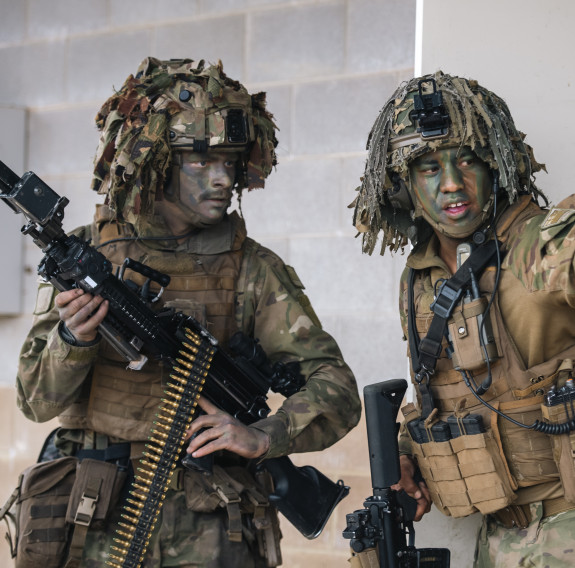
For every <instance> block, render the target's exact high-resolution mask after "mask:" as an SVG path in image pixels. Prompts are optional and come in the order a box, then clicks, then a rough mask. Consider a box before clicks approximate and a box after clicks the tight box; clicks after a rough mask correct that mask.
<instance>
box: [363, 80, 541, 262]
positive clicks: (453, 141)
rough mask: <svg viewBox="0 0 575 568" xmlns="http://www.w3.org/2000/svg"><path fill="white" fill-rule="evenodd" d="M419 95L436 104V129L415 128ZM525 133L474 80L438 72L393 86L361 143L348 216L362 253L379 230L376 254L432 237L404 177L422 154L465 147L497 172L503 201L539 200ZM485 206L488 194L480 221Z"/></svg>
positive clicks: (498, 100)
mask: <svg viewBox="0 0 575 568" xmlns="http://www.w3.org/2000/svg"><path fill="white" fill-rule="evenodd" d="M421 95H434V97H433V98H432V97H427V98H426V100H434V101H435V102H437V101H438V100H439V101H440V102H441V105H437V108H435V109H434V110H435V113H436V114H437V117H438V118H439V124H440V125H443V128H436V129H434V128H432V127H430V126H429V124H428V127H427V128H423V127H422V125H423V121H422V116H423V117H425V115H422V114H421V113H419V111H420V110H421V108H422V107H421V101H422V100H423V98H422V96H421ZM435 97H438V98H435ZM416 106H417V109H416V108H415V107H416ZM438 109H439V110H438ZM425 110H426V109H424V111H425ZM430 117H431V114H430V113H429V112H427V118H428V120H429V118H430ZM432 123H433V118H431V125H432V126H433V124H432ZM524 138H525V135H524V134H522V133H521V132H519V131H518V130H517V129H516V127H515V124H514V122H513V118H512V117H511V114H510V112H509V109H508V108H507V105H506V104H505V102H504V101H503V100H502V99H501V98H500V97H498V96H497V95H495V93H492V92H491V91H488V90H487V89H485V88H483V87H481V86H480V85H479V84H478V83H477V81H474V80H471V79H464V78H461V77H454V76H450V75H446V74H444V73H442V72H441V71H438V72H437V73H435V74H431V75H425V76H423V77H418V78H414V79H411V80H410V81H407V82H405V83H403V84H402V85H400V86H399V88H398V89H397V90H396V91H395V93H394V94H393V95H392V96H391V98H390V99H389V100H388V101H387V103H386V104H385V106H384V107H383V109H382V110H381V112H380V114H379V116H378V118H377V120H376V121H375V124H374V126H373V128H372V130H371V132H370V134H369V138H368V142H367V150H368V157H367V163H366V167H365V173H364V176H363V177H362V185H361V186H360V187H359V188H358V191H359V195H358V196H357V198H356V200H355V210H354V217H353V223H354V225H355V226H356V228H357V229H358V230H359V231H360V232H361V233H363V251H364V252H367V253H369V254H371V253H372V252H373V250H374V249H375V246H376V244H377V239H378V235H379V233H380V232H381V233H382V243H381V250H380V254H383V253H384V252H385V249H386V248H390V250H391V251H392V252H395V251H397V250H398V249H399V248H402V247H404V246H405V245H406V244H407V242H408V240H409V241H411V242H412V243H413V244H414V245H415V244H417V243H418V242H422V241H423V240H425V239H426V238H427V237H429V236H430V235H431V231H432V227H431V225H430V224H429V222H428V221H427V220H426V218H425V216H426V215H425V212H424V211H422V208H421V205H420V204H419V203H418V201H417V199H416V198H415V197H414V195H413V190H412V186H411V180H410V174H409V165H410V163H411V162H412V161H413V160H414V159H416V158H418V157H419V156H422V155H423V154H426V153H427V152H433V151H435V150H438V149H441V148H446V147H463V146H467V147H469V148H471V149H472V150H473V151H474V152H475V154H476V155H477V156H479V158H480V159H481V160H483V161H484V162H485V163H486V164H488V166H489V167H490V168H491V169H492V170H493V171H495V172H497V177H498V184H499V188H500V190H501V191H505V192H506V193H507V196H508V200H509V202H510V203H512V202H513V201H515V200H516V199H517V197H518V195H519V194H525V193H530V194H532V195H533V196H534V197H535V198H537V197H542V198H543V199H545V196H544V195H543V194H542V193H541V191H540V190H539V189H538V188H537V187H536V186H535V183H534V179H533V176H532V174H533V173H535V172H537V171H539V170H541V169H544V167H545V166H544V165H542V164H539V163H538V162H537V161H536V160H535V158H534V156H533V150H532V149H531V147H530V146H529V145H527V144H526V143H525V142H524V141H523V140H524ZM492 206H493V199H490V200H489V203H488V205H487V207H486V208H485V210H484V212H483V215H482V216H481V217H480V221H479V222H480V223H481V224H482V223H485V221H486V220H487V218H488V216H489V214H490V211H491V208H492ZM433 228H434V229H439V230H441V229H440V228H439V227H433ZM452 236H453V235H452Z"/></svg>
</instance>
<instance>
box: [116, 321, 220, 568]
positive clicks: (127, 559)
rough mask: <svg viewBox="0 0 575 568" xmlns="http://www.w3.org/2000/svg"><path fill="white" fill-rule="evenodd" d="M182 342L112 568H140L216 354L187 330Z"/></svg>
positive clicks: (205, 341)
mask: <svg viewBox="0 0 575 568" xmlns="http://www.w3.org/2000/svg"><path fill="white" fill-rule="evenodd" d="M186 338H187V341H184V342H183V343H182V349H181V351H180V354H181V358H178V359H177V360H176V363H175V364H174V366H173V368H172V372H171V374H170V378H171V382H170V383H168V387H167V389H166V391H165V398H164V399H163V400H162V404H161V405H160V409H159V411H158V414H157V420H156V422H155V423H154V426H153V427H152V431H151V434H150V437H149V442H148V444H146V451H145V452H144V459H143V460H142V462H141V468H138V472H137V473H136V475H135V479H134V482H133V484H132V487H131V490H130V498H128V499H127V503H126V504H125V505H124V511H123V515H122V517H123V519H124V521H123V522H121V523H119V525H120V526H119V528H118V529H117V531H116V533H117V535H118V538H116V539H115V540H116V542H117V543H118V545H117V546H112V547H111V549H112V552H111V553H110V554H109V557H108V560H107V562H106V563H107V564H108V565H109V566H112V567H114V568H139V567H140V566H141V564H142V562H143V560H144V555H145V552H146V549H147V547H148V544H149V541H150V537H151V534H152V531H153V529H154V526H155V524H156V521H157V518H158V515H159V513H160V509H161V507H162V502H163V499H164V494H165V493H166V491H167V490H168V489H169V488H170V486H171V484H172V476H173V473H174V469H175V467H176V463H177V461H178V458H179V455H180V453H181V450H182V447H183V445H184V442H185V434H186V431H187V430H188V428H189V425H190V423H191V422H192V419H193V417H194V414H195V410H196V407H197V404H198V399H199V397H200V393H201V391H202V388H203V385H204V382H205V379H206V376H207V374H208V369H209V368H210V364H211V361H212V359H213V356H214V353H215V348H214V346H213V345H212V344H211V342H210V341H209V340H208V339H206V338H205V337H202V336H201V335H199V334H197V333H195V332H193V331H191V330H190V329H186Z"/></svg>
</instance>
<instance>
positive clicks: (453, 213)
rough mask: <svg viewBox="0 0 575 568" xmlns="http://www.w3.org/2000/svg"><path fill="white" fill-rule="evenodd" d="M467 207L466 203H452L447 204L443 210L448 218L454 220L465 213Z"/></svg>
mask: <svg viewBox="0 0 575 568" xmlns="http://www.w3.org/2000/svg"><path fill="white" fill-rule="evenodd" d="M468 206H469V203H468V202H467V201H455V202H453V203H448V204H447V205H446V206H445V207H444V208H443V210H444V211H445V213H446V214H447V215H448V216H449V217H451V218H456V217H459V216H460V215H462V214H463V213H465V212H466V211H467V208H468Z"/></svg>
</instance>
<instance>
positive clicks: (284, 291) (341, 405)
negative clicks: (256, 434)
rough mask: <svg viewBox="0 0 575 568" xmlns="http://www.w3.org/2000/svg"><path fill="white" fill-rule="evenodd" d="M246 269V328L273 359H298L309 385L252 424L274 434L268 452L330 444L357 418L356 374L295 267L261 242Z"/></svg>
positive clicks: (270, 454) (274, 454)
mask: <svg viewBox="0 0 575 568" xmlns="http://www.w3.org/2000/svg"><path fill="white" fill-rule="evenodd" d="M250 264H251V266H250V267H249V268H248V270H247V271H246V279H247V285H246V290H247V292H248V294H247V296H248V297H249V300H247V301H246V302H245V304H244V310H243V325H242V328H243V331H244V332H245V333H248V334H250V335H252V336H253V337H255V338H257V339H259V341H260V344H261V346H262V348H263V349H264V351H265V352H266V354H267V355H268V357H269V358H270V360H271V361H272V363H273V362H276V361H280V360H281V361H284V362H288V361H298V362H299V363H300V365H301V371H302V373H303V375H304V376H305V377H306V379H307V382H306V384H305V386H304V387H303V388H302V389H301V390H300V391H299V392H298V393H296V394H294V395H292V396H290V397H289V398H287V399H285V400H284V401H283V404H282V405H281V407H280V408H279V410H278V411H277V412H276V413H275V414H273V415H271V416H269V417H267V418H265V419H263V420H260V421H258V422H257V423H255V424H254V425H253V427H255V428H258V429H260V430H264V431H265V432H267V433H268V434H269V435H270V438H271V445H270V450H269V452H268V453H267V454H266V456H264V457H265V458H271V457H277V456H281V455H287V454H290V453H297V452H311V451H318V450H322V449H324V448H327V447H329V446H331V445H332V444H334V443H335V442H337V441H338V440H339V439H340V438H342V437H343V436H344V435H345V434H347V432H349V431H350V430H351V429H352V428H353V427H354V426H355V425H356V424H357V423H358V421H359V418H360V415H361V403H360V400H359V394H358V390H357V384H356V381H355V377H354V376H353V373H352V372H351V370H350V368H349V367H348V366H347V364H346V363H345V362H344V360H343V357H342V354H341V352H340V350H339V347H338V346H337V343H336V342H335V340H334V339H333V338H332V337H331V336H330V335H329V334H328V333H326V332H325V331H323V330H322V328H321V324H320V322H319V320H318V319H317V316H316V315H315V313H314V311H313V309H312V307H311V305H310V304H309V300H308V298H307V296H306V295H305V294H304V293H303V285H302V284H301V282H300V280H299V278H298V277H297V275H296V273H295V271H294V269H293V268H291V267H289V266H286V265H284V263H283V262H282V261H281V259H279V258H278V257H277V256H276V255H275V254H274V253H272V252H271V251H269V250H267V249H264V248H259V249H258V251H257V253H256V254H255V255H254V256H253V257H252V262H251V263H250Z"/></svg>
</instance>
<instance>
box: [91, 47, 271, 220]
mask: <svg viewBox="0 0 575 568" xmlns="http://www.w3.org/2000/svg"><path fill="white" fill-rule="evenodd" d="M183 88H186V89H188V90H189V92H190V93H191V94H192V95H193V96H192V97H191V100H189V101H181V100H180V98H179V93H180V91H181V90H182V89H183ZM228 108H240V109H242V110H243V111H245V113H246V116H247V117H248V122H250V124H248V131H249V132H248V143H247V145H245V144H244V145H242V146H240V147H234V148H227V147H224V149H233V150H237V151H241V153H242V158H241V160H242V164H241V167H240V168H238V170H239V171H238V179H237V180H236V189H237V190H238V192H241V190H242V189H244V188H248V189H254V188H257V187H264V184H265V178H266V177H267V176H268V175H269V174H270V172H271V171H272V168H273V167H274V166H275V165H276V164H277V158H276V154H275V147H276V146H277V139H276V136H275V130H276V129H277V127H276V125H275V124H274V122H273V116H272V115H271V113H269V112H268V111H267V110H266V97H265V93H257V94H255V95H250V94H249V93H248V92H247V91H246V89H245V88H244V87H243V85H241V83H239V82H237V81H234V80H232V79H230V78H228V77H227V76H226V74H225V73H224V71H223V66H222V63H221V62H219V63H218V64H217V65H208V66H206V65H205V64H204V61H203V60H201V61H199V62H197V63H195V62H194V61H193V60H191V59H180V60H170V61H160V60H158V59H155V58H152V57H149V58H147V59H145V60H144V61H143V62H142V63H141V64H140V67H139V68H138V72H137V74H136V76H135V77H134V76H133V75H130V76H129V77H128V78H127V79H126V81H125V83H124V84H123V86H122V88H121V89H120V90H119V91H118V92H116V93H115V94H114V95H112V96H111V97H110V98H109V99H108V100H107V101H106V102H105V103H104V105H103V106H102V108H101V109H100V111H99V112H98V114H97V116H96V125H97V127H98V129H99V130H100V131H101V136H100V143H99V146H98V149H97V152H96V157H95V160H94V164H95V166H94V179H93V181H92V189H94V190H96V191H98V192H99V193H103V194H108V198H107V202H108V204H109V205H110V207H111V208H112V210H113V211H114V212H115V214H116V217H117V219H118V220H119V221H125V222H129V223H132V224H135V225H138V223H139V222H140V219H139V217H140V216H142V217H146V216H150V215H151V214H153V211H154V202H155V200H156V199H162V197H163V188H164V185H165V182H166V179H167V175H168V170H169V167H170V165H171V162H172V151H173V149H172V146H171V144H170V130H174V132H175V133H176V135H179V134H182V135H187V136H198V134H199V133H201V134H202V135H201V136H200V137H199V139H201V140H202V141H205V142H206V145H207V147H217V148H220V145H222V144H223V143H224V140H223V137H222V128H223V119H222V115H223V113H222V112H221V111H224V113H225V111H226V109H228Z"/></svg>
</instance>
